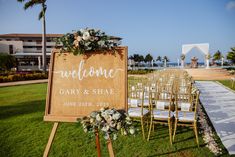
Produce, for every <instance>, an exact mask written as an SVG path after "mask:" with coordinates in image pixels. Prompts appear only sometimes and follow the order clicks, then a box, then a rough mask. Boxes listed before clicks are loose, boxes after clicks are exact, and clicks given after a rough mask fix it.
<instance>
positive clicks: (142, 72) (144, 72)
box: [128, 69, 154, 75]
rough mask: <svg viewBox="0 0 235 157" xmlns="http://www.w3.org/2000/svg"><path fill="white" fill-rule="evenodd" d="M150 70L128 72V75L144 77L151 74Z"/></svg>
mask: <svg viewBox="0 0 235 157" xmlns="http://www.w3.org/2000/svg"><path fill="white" fill-rule="evenodd" d="M153 71H154V70H152V69H144V70H128V74H134V75H135V74H137V75H144V74H148V73H151V72H153Z"/></svg>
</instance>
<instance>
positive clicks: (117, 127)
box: [81, 108, 135, 140]
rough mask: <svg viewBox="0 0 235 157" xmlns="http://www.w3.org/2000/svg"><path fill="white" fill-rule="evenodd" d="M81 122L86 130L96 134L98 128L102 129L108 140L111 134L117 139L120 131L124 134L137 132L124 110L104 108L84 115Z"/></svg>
mask: <svg viewBox="0 0 235 157" xmlns="http://www.w3.org/2000/svg"><path fill="white" fill-rule="evenodd" d="M81 124H82V126H83V130H84V132H90V133H93V134H94V133H95V132H96V130H97V129H98V130H100V131H101V132H103V134H104V138H105V139H106V140H108V139H109V138H110V137H111V136H112V138H113V140H116V139H117V133H118V131H122V134H123V135H127V134H134V133H135V129H134V127H133V126H132V121H131V119H130V117H129V116H128V115H127V114H126V113H125V112H124V111H123V112H120V111H118V110H115V109H108V108H102V109H100V111H94V112H92V113H91V114H90V116H88V117H83V118H82V120H81Z"/></svg>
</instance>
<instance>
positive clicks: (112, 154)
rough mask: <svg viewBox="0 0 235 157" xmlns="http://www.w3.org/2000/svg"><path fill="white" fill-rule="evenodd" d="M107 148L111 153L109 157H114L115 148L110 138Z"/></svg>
mask: <svg viewBox="0 0 235 157" xmlns="http://www.w3.org/2000/svg"><path fill="white" fill-rule="evenodd" d="M107 146H108V151H109V157H114V152H113V146H112V141H111V139H110V137H109V139H108V141H107Z"/></svg>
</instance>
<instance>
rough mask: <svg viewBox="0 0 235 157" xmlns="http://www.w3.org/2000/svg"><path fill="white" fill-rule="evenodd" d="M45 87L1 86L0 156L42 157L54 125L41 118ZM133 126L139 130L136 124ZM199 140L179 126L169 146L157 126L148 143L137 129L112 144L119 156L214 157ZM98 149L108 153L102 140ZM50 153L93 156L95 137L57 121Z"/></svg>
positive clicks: (52, 156) (164, 132)
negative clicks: (197, 143)
mask: <svg viewBox="0 0 235 157" xmlns="http://www.w3.org/2000/svg"><path fill="white" fill-rule="evenodd" d="M46 88H47V84H34V85H22V86H14V87H2V88H0V157H8V156H11V157H21V156H24V157H26V156H30V157H39V156H42V154H43V151H44V148H45V146H46V144H47V140H48V137H49V135H50V131H51V129H52V126H53V123H51V122H44V121H43V115H44V108H45V98H46ZM135 125H136V127H137V128H138V129H140V126H139V124H138V123H135ZM199 140H200V148H198V147H197V145H196V142H195V138H194V133H193V131H192V129H188V128H180V129H178V132H177V136H176V141H175V143H174V144H173V146H171V145H170V144H169V136H168V127H166V126H157V127H156V129H155V132H154V133H153V136H152V138H151V140H150V141H149V142H147V141H144V140H142V135H141V131H139V132H138V133H137V135H136V136H129V137H126V136H119V138H118V139H117V140H116V141H114V142H113V147H114V152H115V154H116V156H119V157H135V156H136V157H147V156H148V157H155V156H180V157H181V156H183V157H184V156H185V157H191V156H195V157H200V156H202V157H204V156H207V157H210V156H211V157H213V156H214V155H213V154H212V153H211V152H210V151H209V149H208V148H207V147H205V144H204V143H203V141H202V137H201V135H200V138H199ZM101 148H102V155H103V156H108V152H107V147H106V144H105V141H104V140H103V139H102V140H101ZM49 156H50V157H63V156H66V157H78V156H79V157H88V156H96V149H95V140H94V138H93V137H90V136H88V135H87V134H85V133H84V132H83V130H82V128H81V126H80V125H79V124H75V123H60V125H59V128H58V131H57V134H56V137H55V140H54V142H53V145H52V149H51V152H50V154H49ZM223 156H228V155H227V154H224V155H223Z"/></svg>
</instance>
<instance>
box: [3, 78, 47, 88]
mask: <svg viewBox="0 0 235 157" xmlns="http://www.w3.org/2000/svg"><path fill="white" fill-rule="evenodd" d="M47 82H48V79H43V80H29V81H16V82H6V83H0V87H6V86H17V85H25V84H35V83H47Z"/></svg>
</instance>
